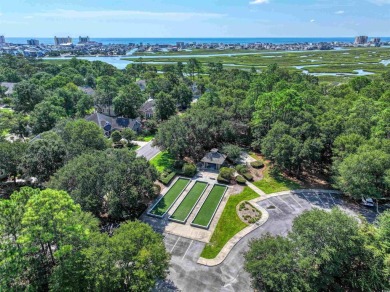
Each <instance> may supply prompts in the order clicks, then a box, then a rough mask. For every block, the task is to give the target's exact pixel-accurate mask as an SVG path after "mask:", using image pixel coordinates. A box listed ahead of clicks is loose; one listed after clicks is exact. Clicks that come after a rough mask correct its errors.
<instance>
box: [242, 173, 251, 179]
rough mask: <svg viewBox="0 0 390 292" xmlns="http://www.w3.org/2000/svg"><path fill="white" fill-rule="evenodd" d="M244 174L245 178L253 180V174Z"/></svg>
mask: <svg viewBox="0 0 390 292" xmlns="http://www.w3.org/2000/svg"><path fill="white" fill-rule="evenodd" d="M242 175H243V176H244V177H245V179H246V180H248V181H252V180H253V175H251V174H250V173H249V172H247V173H243V174H242Z"/></svg>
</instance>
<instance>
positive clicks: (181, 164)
mask: <svg viewBox="0 0 390 292" xmlns="http://www.w3.org/2000/svg"><path fill="white" fill-rule="evenodd" d="M173 167H174V168H175V169H182V168H183V167H184V161H183V160H175V162H174V163H173Z"/></svg>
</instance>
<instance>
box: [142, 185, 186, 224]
mask: <svg viewBox="0 0 390 292" xmlns="http://www.w3.org/2000/svg"><path fill="white" fill-rule="evenodd" d="M189 182H190V180H189V179H185V178H179V179H178V180H177V181H176V182H175V184H174V185H173V186H172V187H171V188H170V189H169V191H168V192H167V193H166V194H165V196H164V197H162V198H161V199H160V201H158V203H157V204H156V205H155V206H154V207H153V209H152V210H151V211H150V212H149V214H150V215H155V216H163V215H164V214H165V213H166V212H168V210H169V209H170V208H171V207H172V205H173V204H174V203H175V202H176V200H177V199H178V198H179V196H180V195H181V193H182V192H183V191H184V189H185V188H186V187H187V185H188V183H189Z"/></svg>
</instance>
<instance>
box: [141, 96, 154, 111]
mask: <svg viewBox="0 0 390 292" xmlns="http://www.w3.org/2000/svg"><path fill="white" fill-rule="evenodd" d="M155 107H156V101H155V100H154V99H149V100H147V101H146V102H145V103H144V104H143V105H142V106H141V108H140V109H139V110H140V112H141V113H144V114H146V113H150V114H154V108H155Z"/></svg>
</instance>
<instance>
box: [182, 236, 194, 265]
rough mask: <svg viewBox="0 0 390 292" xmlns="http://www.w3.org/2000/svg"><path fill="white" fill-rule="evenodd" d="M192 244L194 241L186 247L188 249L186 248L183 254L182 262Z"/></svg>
mask: <svg viewBox="0 0 390 292" xmlns="http://www.w3.org/2000/svg"><path fill="white" fill-rule="evenodd" d="M193 242H194V241H193V240H191V242H190V245H189V246H188V248H187V250H186V252H185V253H184V255H183V257H182V258H181V259H182V260H183V259H184V257H185V256H186V254H187V252H188V250H189V249H190V247H191V245H192V243H193Z"/></svg>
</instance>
